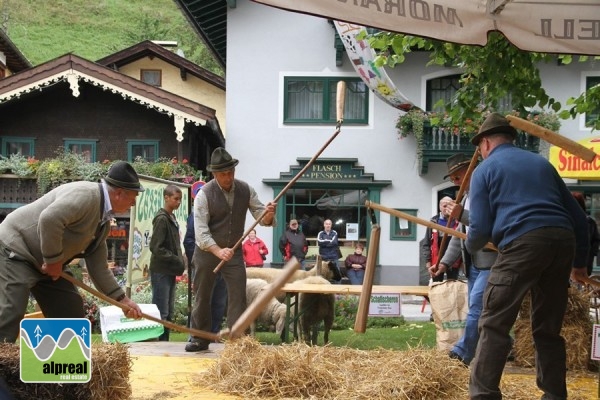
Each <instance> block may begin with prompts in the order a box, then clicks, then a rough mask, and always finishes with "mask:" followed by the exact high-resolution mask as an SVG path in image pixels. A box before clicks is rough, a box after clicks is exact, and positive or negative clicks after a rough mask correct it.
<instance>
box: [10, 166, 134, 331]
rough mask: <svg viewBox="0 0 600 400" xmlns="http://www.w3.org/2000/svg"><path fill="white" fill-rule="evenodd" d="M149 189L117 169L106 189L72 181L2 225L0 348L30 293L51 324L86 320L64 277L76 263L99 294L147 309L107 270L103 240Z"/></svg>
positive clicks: (15, 327)
mask: <svg viewBox="0 0 600 400" xmlns="http://www.w3.org/2000/svg"><path fill="white" fill-rule="evenodd" d="M143 190H144V188H143V187H142V185H141V184H140V181H139V179H138V175H137V173H136V172H135V170H134V169H133V167H132V166H131V165H130V164H128V163H126V162H125V161H119V162H116V163H115V164H113V165H112V166H111V168H110V170H109V171H108V174H107V176H106V177H105V178H104V180H103V181H102V182H101V183H94V182H81V181H80V182H71V183H67V184H64V185H61V186H59V187H57V188H56V189H53V190H51V191H50V192H48V193H46V194H45V195H43V196H42V197H40V198H39V199H37V200H36V201H34V202H33V203H30V204H27V205H25V206H23V207H20V208H18V209H16V210H15V211H13V212H12V213H10V214H9V215H8V216H7V217H6V219H5V220H4V221H3V222H2V224H0V282H2V284H1V285H0V342H3V341H5V340H6V341H7V342H14V341H15V340H16V338H17V335H18V333H19V323H20V321H21V319H22V318H23V315H24V314H25V310H26V308H27V300H28V299H29V294H30V293H31V294H33V296H34V297H35V299H36V301H37V303H38V305H39V306H40V308H41V310H42V312H43V313H44V316H45V317H47V318H84V316H85V314H84V310H83V300H82V298H81V295H80V294H79V292H78V291H77V288H76V287H75V286H74V285H73V284H72V283H71V282H69V281H68V280H66V279H63V278H61V272H62V271H63V268H64V266H65V265H67V264H68V263H69V262H70V260H72V259H73V258H75V257H81V258H84V259H85V263H86V267H87V270H88V273H89V275H90V278H91V279H92V281H93V282H94V285H95V286H96V288H97V289H98V290H100V291H101V292H102V293H104V294H106V295H107V296H109V297H111V298H113V299H115V300H117V301H119V302H121V303H122V304H123V305H125V306H127V307H129V309H128V311H127V316H128V317H130V318H140V317H141V316H142V311H141V310H140V308H139V306H138V305H137V304H136V303H135V302H133V301H132V300H131V299H129V298H128V297H127V296H126V295H125V292H124V291H123V289H122V288H121V287H120V286H119V284H118V282H117V281H116V279H115V277H114V276H113V274H112V272H111V271H110V270H109V269H108V265H107V256H108V250H107V247H106V238H107V237H108V233H109V231H110V223H109V221H110V219H111V218H112V216H113V215H115V214H119V213H124V212H127V211H128V210H129V209H130V208H131V207H132V206H133V205H134V204H135V199H136V197H137V196H138V194H139V193H140V192H142V191H143Z"/></svg>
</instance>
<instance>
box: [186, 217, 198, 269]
mask: <svg viewBox="0 0 600 400" xmlns="http://www.w3.org/2000/svg"><path fill="white" fill-rule="evenodd" d="M183 248H184V249H185V256H186V257H187V259H188V263H190V264H191V262H192V257H193V255H194V249H195V248H196V232H195V231H194V212H193V211H192V212H191V213H190V215H189V216H188V219H187V228H186V230H185V236H184V237H183Z"/></svg>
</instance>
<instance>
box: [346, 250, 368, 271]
mask: <svg viewBox="0 0 600 400" xmlns="http://www.w3.org/2000/svg"><path fill="white" fill-rule="evenodd" d="M345 264H346V269H347V270H348V271H350V270H352V269H354V268H353V267H352V264H360V265H362V269H366V268H367V257H366V256H363V255H362V254H356V253H354V254H350V255H349V256H348V257H346V261H345Z"/></svg>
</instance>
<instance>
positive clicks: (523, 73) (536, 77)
mask: <svg viewBox="0 0 600 400" xmlns="http://www.w3.org/2000/svg"><path fill="white" fill-rule="evenodd" d="M367 39H368V40H369V42H370V43H371V46H372V47H373V48H374V49H375V50H376V51H377V52H378V57H377V58H376V63H377V65H378V66H380V67H381V66H388V67H392V68H393V67H394V66H396V65H397V64H401V63H403V62H404V60H405V58H406V54H408V53H410V52H412V51H429V52H430V57H429V58H430V61H429V62H428V63H427V65H444V66H450V67H458V68H461V70H462V71H463V72H462V74H461V78H460V83H461V88H460V89H459V90H458V91H457V93H456V96H454V98H453V99H451V100H450V101H448V102H447V103H444V104H436V107H440V106H443V107H444V109H445V111H446V112H447V113H448V115H449V117H450V118H451V119H452V121H453V123H455V124H457V125H463V124H464V122H465V121H466V120H468V119H475V116H476V115H478V114H480V113H481V112H486V111H498V109H497V106H498V101H499V100H500V99H502V98H503V97H505V96H507V95H508V94H510V95H511V99H512V104H513V108H514V109H515V110H516V111H518V112H519V114H520V115H523V116H525V115H527V114H528V113H529V111H528V109H530V108H532V107H540V108H542V109H544V108H548V109H551V110H553V111H555V112H557V113H559V116H560V117H561V118H562V119H568V118H575V117H577V116H578V115H579V114H582V113H586V112H591V111H596V112H597V111H598V110H600V87H598V86H596V87H593V88H591V89H590V90H588V91H587V92H585V93H582V94H581V95H580V96H578V97H576V98H569V99H568V100H567V102H566V105H565V106H566V108H563V105H562V104H561V103H560V102H558V101H557V100H556V99H554V98H552V97H550V96H548V94H547V93H546V90H545V89H544V88H543V87H542V81H541V78H540V74H539V69H538V65H539V64H540V63H544V62H556V60H557V58H558V61H559V62H561V63H563V64H570V63H571V62H573V60H574V59H575V58H576V57H577V58H578V60H579V61H581V62H584V61H587V60H589V59H590V57H588V56H573V55H558V56H557V55H550V54H544V53H535V52H527V51H523V50H519V49H518V48H517V47H515V46H513V45H512V44H511V43H510V42H509V41H508V40H506V38H505V37H504V36H503V35H502V34H501V33H499V32H492V33H490V34H489V36H488V43H487V44H486V45H485V46H467V45H461V44H455V43H448V42H441V41H438V40H432V39H424V38H421V37H415V36H410V35H404V34H397V33H390V32H378V33H374V34H371V35H369V36H368V38H367ZM595 58H596V59H600V57H595ZM515 89H516V90H515ZM592 129H600V120H598V119H596V120H595V121H592Z"/></svg>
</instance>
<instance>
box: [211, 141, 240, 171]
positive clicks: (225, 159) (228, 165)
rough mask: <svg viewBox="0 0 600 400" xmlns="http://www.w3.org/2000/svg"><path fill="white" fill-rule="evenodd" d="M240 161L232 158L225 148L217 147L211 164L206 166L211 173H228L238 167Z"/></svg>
mask: <svg viewBox="0 0 600 400" xmlns="http://www.w3.org/2000/svg"><path fill="white" fill-rule="evenodd" d="M238 163H239V161H238V160H236V159H235V158H233V157H231V154H229V153H228V152H227V150H225V149H224V148H223V147H217V148H216V149H215V150H214V151H213V152H212V155H211V156H210V164H208V165H207V166H206V170H207V171H209V172H223V171H228V170H230V169H232V168H234V167H235V166H236V165H238Z"/></svg>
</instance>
